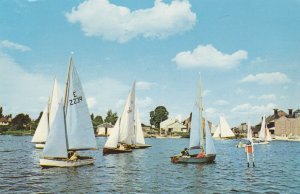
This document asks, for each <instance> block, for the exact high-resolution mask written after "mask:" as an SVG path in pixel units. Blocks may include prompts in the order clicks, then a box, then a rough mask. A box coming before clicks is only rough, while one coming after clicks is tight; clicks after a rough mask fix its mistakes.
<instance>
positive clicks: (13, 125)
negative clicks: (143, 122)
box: [0, 106, 169, 132]
mask: <svg viewBox="0 0 300 194" xmlns="http://www.w3.org/2000/svg"><path fill="white" fill-rule="evenodd" d="M42 115H43V112H40V114H39V116H38V118H36V119H32V118H31V117H30V116H29V115H28V114H24V113H20V114H17V115H16V116H15V117H12V114H8V115H4V113H3V108H2V107H0V119H1V120H2V124H1V122H0V132H1V131H9V130H30V131H35V130H36V128H37V126H38V124H39V121H40V119H41V117H42ZM168 115H169V112H168V111H167V109H166V108H165V107H164V106H158V107H156V108H155V109H154V110H153V111H151V112H150V115H149V116H150V119H149V121H150V124H151V126H155V127H156V128H159V124H160V122H162V121H164V120H166V119H168ZM117 119H118V115H117V112H113V111H112V110H108V111H107V113H106V116H105V118H104V119H103V117H102V116H100V115H96V116H95V115H94V114H93V113H92V114H91V120H92V123H93V127H94V130H96V128H97V126H98V125H101V124H103V123H111V124H112V125H114V124H115V123H116V121H117ZM4 121H6V122H8V125H6V124H4Z"/></svg>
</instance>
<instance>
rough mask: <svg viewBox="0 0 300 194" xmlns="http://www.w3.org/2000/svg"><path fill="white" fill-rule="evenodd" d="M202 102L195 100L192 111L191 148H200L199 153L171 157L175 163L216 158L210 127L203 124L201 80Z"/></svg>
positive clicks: (210, 160) (205, 161)
mask: <svg viewBox="0 0 300 194" xmlns="http://www.w3.org/2000/svg"><path fill="white" fill-rule="evenodd" d="M199 96H200V98H199V99H200V103H198V102H197V100H196V102H195V104H194V108H193V112H192V123H191V131H190V145H189V148H190V150H193V149H200V153H199V154H192V155H190V156H182V155H175V156H172V157H171V162H173V163H211V162H213V161H214V160H215V158H216V150H215V146H214V142H213V139H212V136H211V132H210V130H209V129H208V127H205V122H204V124H203V114H202V94H201V80H200V94H199Z"/></svg>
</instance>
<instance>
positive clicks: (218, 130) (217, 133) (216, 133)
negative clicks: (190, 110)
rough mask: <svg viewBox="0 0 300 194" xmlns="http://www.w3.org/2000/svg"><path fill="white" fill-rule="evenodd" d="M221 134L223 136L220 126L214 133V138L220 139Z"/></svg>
mask: <svg viewBox="0 0 300 194" xmlns="http://www.w3.org/2000/svg"><path fill="white" fill-rule="evenodd" d="M220 134H221V131H220V125H218V126H217V128H216V130H215V132H214V135H213V137H214V138H220Z"/></svg>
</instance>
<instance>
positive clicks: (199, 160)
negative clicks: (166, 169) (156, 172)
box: [171, 154, 216, 164]
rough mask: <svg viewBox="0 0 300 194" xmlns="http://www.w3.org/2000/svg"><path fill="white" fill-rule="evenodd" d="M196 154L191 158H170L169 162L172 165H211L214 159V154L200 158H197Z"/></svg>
mask: <svg viewBox="0 0 300 194" xmlns="http://www.w3.org/2000/svg"><path fill="white" fill-rule="evenodd" d="M196 156H197V154H194V155H191V156H172V157H171V162H173V163H175V164H176V163H195V164H203V163H212V162H214V160H215V158H216V154H208V155H205V156H204V157H202V158H197V157H196Z"/></svg>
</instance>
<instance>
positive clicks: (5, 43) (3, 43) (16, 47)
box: [0, 40, 31, 52]
mask: <svg viewBox="0 0 300 194" xmlns="http://www.w3.org/2000/svg"><path fill="white" fill-rule="evenodd" d="M0 48H6V49H14V50H19V51H22V52H25V51H30V50H31V49H30V48H29V47H28V46H25V45H21V44H18V43H14V42H11V41H9V40H2V41H0Z"/></svg>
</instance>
